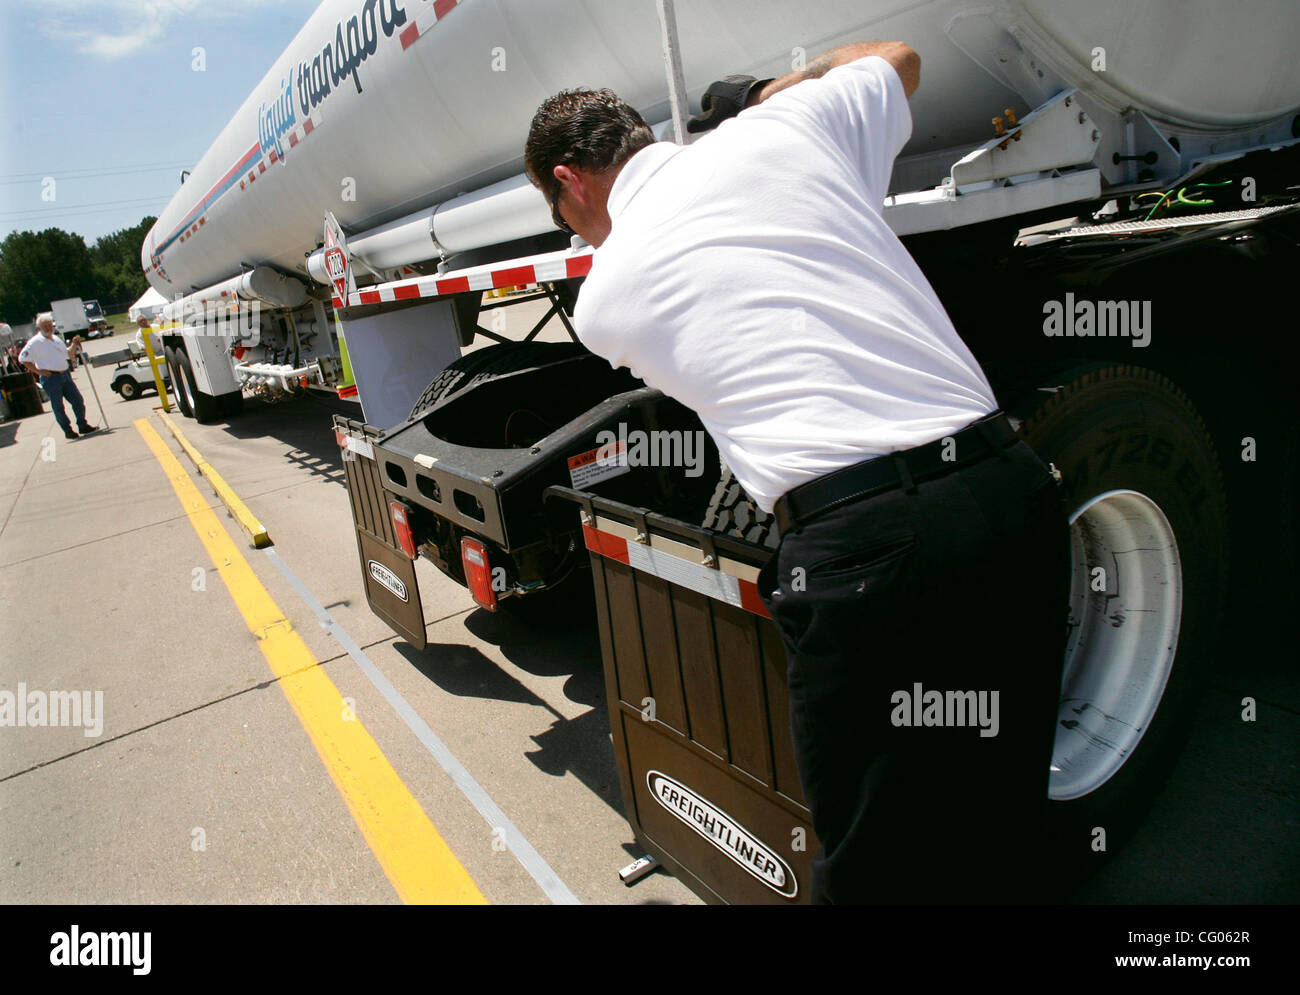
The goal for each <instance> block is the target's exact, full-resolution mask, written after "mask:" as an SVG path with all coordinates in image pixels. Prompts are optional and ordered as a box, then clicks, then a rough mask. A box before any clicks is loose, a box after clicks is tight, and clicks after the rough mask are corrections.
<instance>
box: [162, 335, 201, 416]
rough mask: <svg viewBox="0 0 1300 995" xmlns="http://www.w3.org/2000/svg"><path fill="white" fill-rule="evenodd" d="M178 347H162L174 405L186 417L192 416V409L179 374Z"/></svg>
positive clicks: (182, 379)
mask: <svg viewBox="0 0 1300 995" xmlns="http://www.w3.org/2000/svg"><path fill="white" fill-rule="evenodd" d="M177 352H179V350H178V349H176V348H174V347H173V346H165V347H164V348H163V358H165V359H166V360H167V379H168V380H169V381H170V384H169V386H170V387H171V392H172V400H173V401H175V402H176V407H177V409H178V410H179V411H180V413H181V414H182V415H184V416H185V417H186V418H193V417H194V409H193V408H191V407H190V402H189V398H187V397H186V396H185V387H184V382H185V381H184V378H183V377H182V376H181V367H180V363H179V362H177V359H176V354H177Z"/></svg>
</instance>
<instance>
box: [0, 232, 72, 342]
mask: <svg viewBox="0 0 1300 995" xmlns="http://www.w3.org/2000/svg"><path fill="white" fill-rule="evenodd" d="M93 279H94V277H93V274H92V270H91V262H90V251H89V250H88V249H87V248H86V243H85V241H84V240H83V239H82V237H81V236H80V235H74V234H72V233H70V232H66V231H64V230H63V229H61V228H46V229H45V230H44V231H42V232H32V231H16V232H12V233H11V234H10V235H9V236H8V237H7V238H6V239H5V240H4V241H3V242H0V316H3V318H0V320H4V321H7V322H9V323H11V324H21V323H23V322H28V321H31V320H32V318H33V317H34V316H35V315H36V313H37V312H38V311H45V310H48V309H49V306H50V301H54V300H59V299H60V298H63V297H80V296H82V294H84V293H86V292H87V289H88V288H90V287H91V286H92V283H93Z"/></svg>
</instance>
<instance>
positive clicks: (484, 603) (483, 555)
mask: <svg viewBox="0 0 1300 995" xmlns="http://www.w3.org/2000/svg"><path fill="white" fill-rule="evenodd" d="M460 562H461V565H462V566H463V567H464V568H465V583H466V584H468V585H469V593H470V595H471V596H472V597H473V598H474V603H475V604H476V605H478V606H479V607H480V608H486V609H487V610H488V611H490V612H494V611H496V610H497V592H496V590H495V589H493V587H492V562H491V560H489V559H488V551H487V547H486V546H484V545H483V543H481V542H479V540H477V539H471V538H470V537H469V536H466V537H465V538H463V539H461V541H460Z"/></svg>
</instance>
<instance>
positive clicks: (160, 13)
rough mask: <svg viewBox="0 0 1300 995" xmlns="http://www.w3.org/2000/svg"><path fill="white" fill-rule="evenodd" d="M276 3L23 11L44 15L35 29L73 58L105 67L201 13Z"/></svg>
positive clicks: (141, 0) (53, 4)
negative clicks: (69, 51) (99, 62)
mask: <svg viewBox="0 0 1300 995" xmlns="http://www.w3.org/2000/svg"><path fill="white" fill-rule="evenodd" d="M277 2H278V0H226V2H224V3H208V4H204V3H203V0H99V2H97V3H95V4H94V5H89V4H87V3H86V2H85V0H28V3H27V6H28V7H29V8H31V9H32V10H33V11H34V12H35V11H39V12H40V14H41V15H42V17H41V20H39V21H38V22H37V26H38V28H39V29H40V30H41V32H42V34H44V35H45V36H46V37H47V38H49V39H50V40H52V41H57V42H62V43H64V44H71V45H73V46H74V47H75V48H76V50H77V52H79V53H80V54H82V55H89V56H93V57H96V58H99V59H103V60H104V61H106V62H111V61H115V60H118V59H124V58H127V57H128V56H132V55H135V54H136V53H137V52H139V51H141V50H142V49H144V48H145V47H146V46H148V45H149V44H151V43H152V42H155V41H157V40H158V39H160V38H162V37H163V35H164V34H165V33H166V31H167V29H168V27H169V26H170V25H171V24H172V23H173V22H174V21H176V20H177V19H181V20H184V19H185V18H184V15H187V14H190V13H191V12H194V11H196V10H198V9H199V8H203V9H202V14H203V15H205V16H207V15H215V16H219V17H226V16H230V15H233V14H238V13H242V12H243V11H244V10H246V9H247V8H249V7H267V6H275V5H276V4H277Z"/></svg>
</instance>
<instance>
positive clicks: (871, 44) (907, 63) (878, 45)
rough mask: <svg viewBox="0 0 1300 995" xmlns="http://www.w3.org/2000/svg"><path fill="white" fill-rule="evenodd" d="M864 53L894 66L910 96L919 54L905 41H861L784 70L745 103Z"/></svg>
mask: <svg viewBox="0 0 1300 995" xmlns="http://www.w3.org/2000/svg"><path fill="white" fill-rule="evenodd" d="M868 55H878V56H880V57H881V58H882V59H884V60H885V61H886V62H888V63H889V64H890V65H891V66H893V67H894V72H896V73H898V78H899V80H900V81H902V84H903V93H905V94H906V95H907V96H909V97H910V96H911V95H912V94H913V93H915V92H916V88H917V87H918V86H919V85H920V83H921V57H920V56H919V55H917V54H916V52H915V51H914V50H913V49H912V48H911V47H910V46H909V45H905V44H903V42H901V41H863V42H854V43H853V44H851V45H841V46H840V47H839V48H833V49H831V50H830V51H829V52H825V53H823V54H822V55H819V56H817V58H815V59H813V60H812V61H811V62H809V63H808V65H807V66H805V67H804V68H803V69H798V70H796V71H795V72H792V73H786V75H784V76H782V77H780V78H779V79H774V80H772V81H771V82H770V83H768V84H767V85H766V86H764V87H763V88H762V89H761V90H755V91H754V92H753V93H751V94H750V97H749V103H748V104H746V105H745V106H747V107H753V106H754V105H755V104H758V103H762V102H763V101H764V100H766V99H767V98H768V97H770V96H772V95H773V94H777V93H780V92H781V91H782V90H784V89H786V88H787V87H791V86H794V85H795V84H796V83H802V82H803V81H804V80H806V79H820V78H821V77H822V76H825V75H826V74H827V73H828V72H830V71H831V70H832V69H834V68H835V67H836V66H844V65H848V64H849V63H850V62H857V61H858V59H865V58H866V57H867V56H868Z"/></svg>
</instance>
